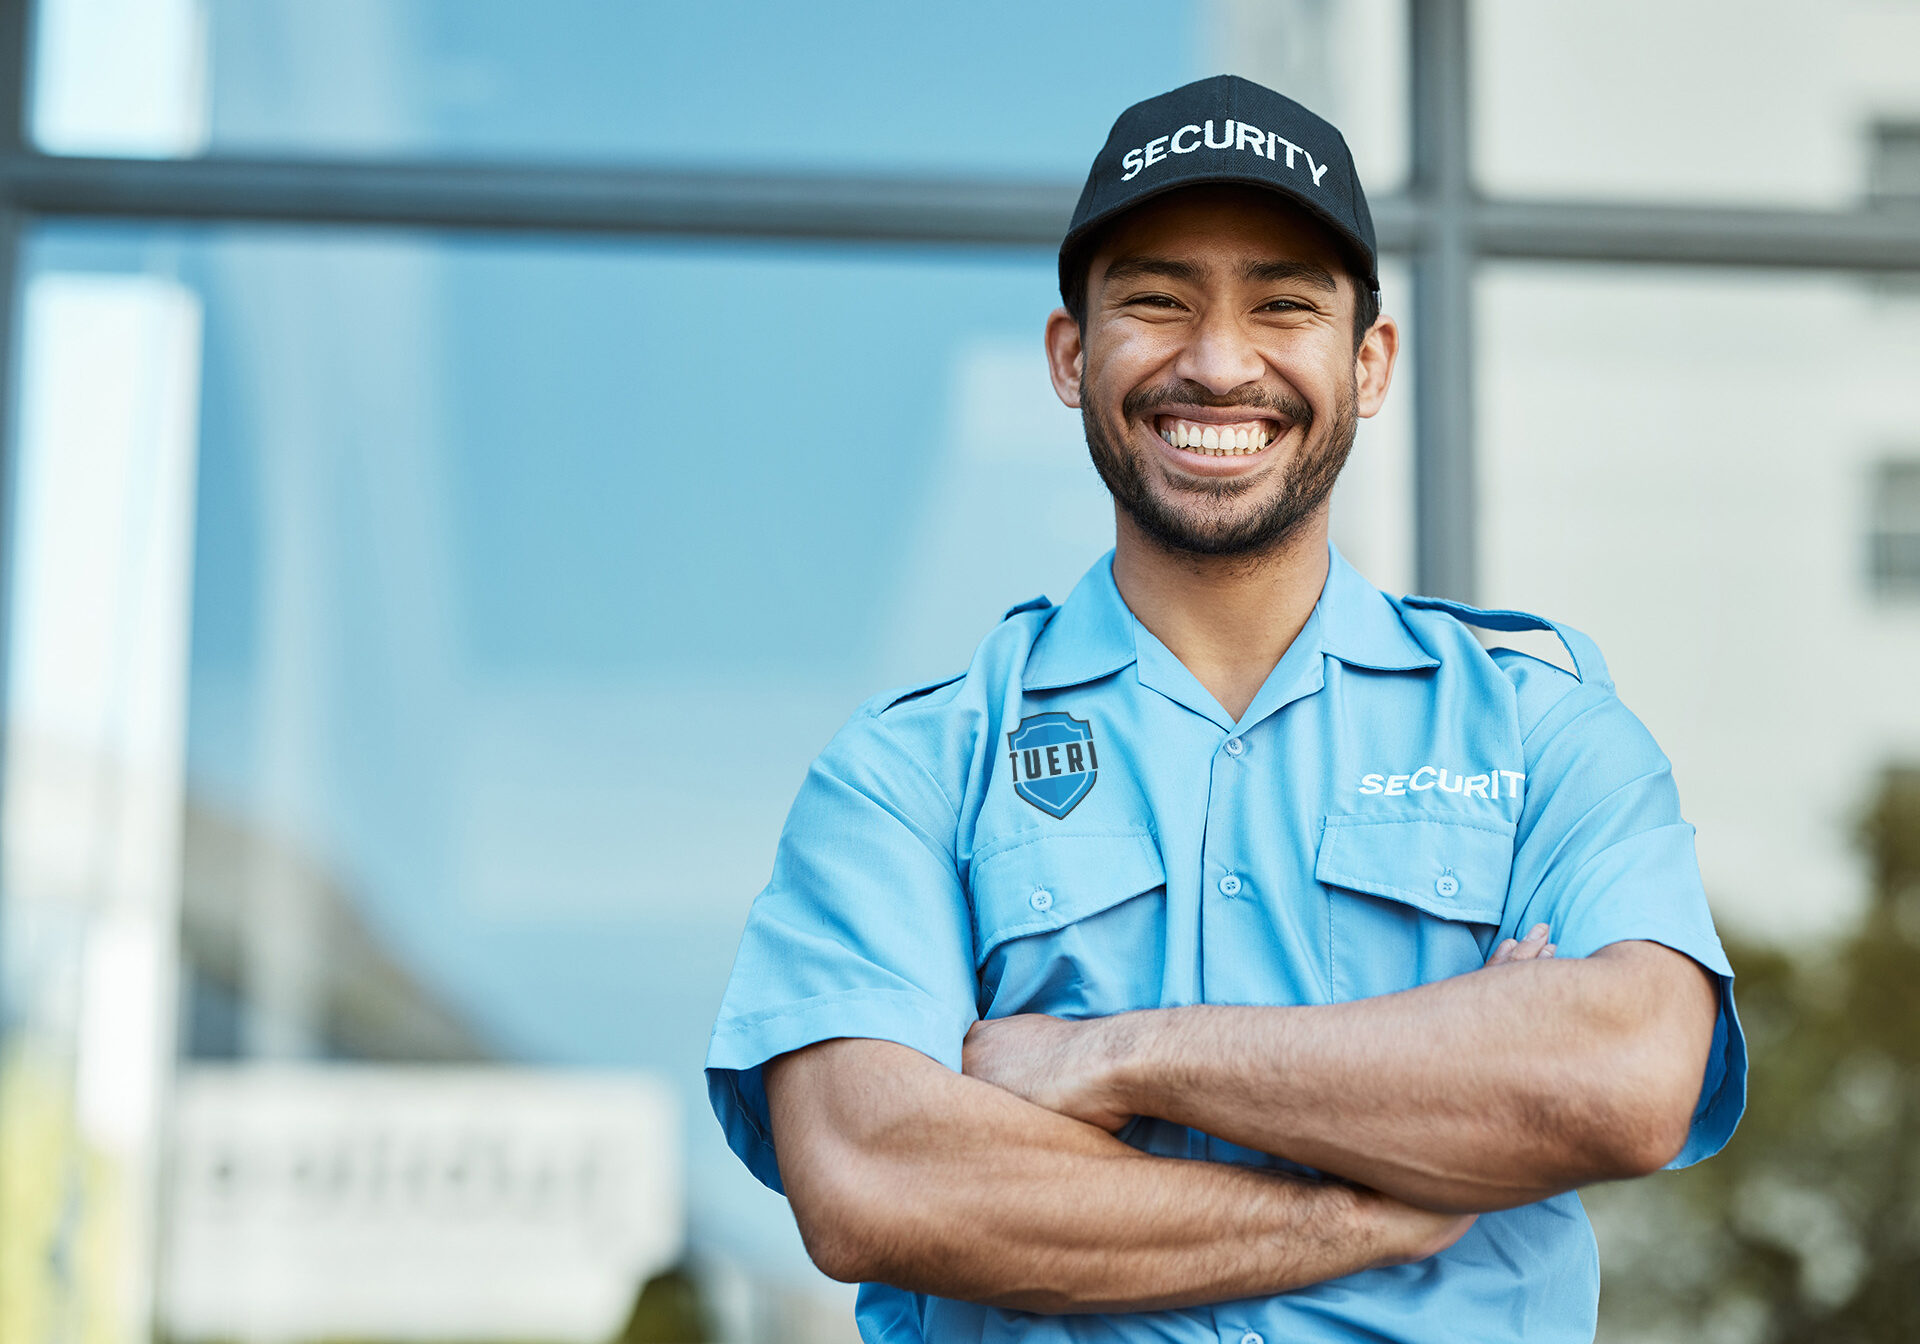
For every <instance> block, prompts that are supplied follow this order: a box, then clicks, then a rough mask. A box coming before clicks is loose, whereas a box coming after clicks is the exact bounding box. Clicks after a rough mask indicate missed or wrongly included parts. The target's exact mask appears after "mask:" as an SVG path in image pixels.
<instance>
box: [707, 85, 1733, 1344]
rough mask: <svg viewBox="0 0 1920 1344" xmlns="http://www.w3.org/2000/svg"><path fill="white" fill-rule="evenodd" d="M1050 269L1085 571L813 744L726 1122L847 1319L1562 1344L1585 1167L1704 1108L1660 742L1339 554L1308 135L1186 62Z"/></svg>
mask: <svg viewBox="0 0 1920 1344" xmlns="http://www.w3.org/2000/svg"><path fill="white" fill-rule="evenodd" d="M1060 280H1061V296H1062V298H1063V300H1064V307H1063V308H1061V309H1059V310H1056V311H1055V312H1054V313H1053V314H1052V315H1051V317H1049V319H1048V321H1047V330H1046V350H1047V360H1048V367H1049V370H1050V372H1051V375H1052V379H1053V384H1054V387H1055V389H1056V390H1057V391H1058V393H1059V395H1060V397H1061V399H1062V400H1063V401H1064V402H1065V403H1066V404H1067V405H1069V406H1073V407H1077V408H1079V409H1080V411H1081V413H1082V417H1083V420H1084V422H1085V426H1086V436H1087V445H1088V448H1089V450H1090V452H1091V453H1092V456H1093V460H1094V463H1095V465H1096V466H1097V467H1098V468H1099V471H1100V475H1101V478H1102V479H1103V480H1104V481H1105V482H1106V485H1107V488H1108V490H1109V491H1111V493H1112V495H1113V498H1114V505H1115V508H1114V517H1115V524H1116V537H1115V545H1114V549H1113V551H1112V553H1111V554H1110V555H1108V556H1105V557H1102V558H1101V559H1100V560H1099V561H1098V562H1096V563H1095V564H1094V566H1093V568H1092V569H1091V570H1090V571H1089V572H1088V574H1087V576H1086V577H1085V578H1084V579H1083V580H1081V582H1080V584H1079V586H1078V587H1077V588H1076V589H1075V590H1074V592H1073V594H1072V596H1071V597H1070V598H1069V599H1068V600H1067V602H1066V603H1065V604H1064V605H1062V606H1059V607H1054V606H1052V605H1051V604H1049V603H1047V602H1045V601H1044V600H1036V601H1034V602H1029V603H1023V604H1022V605H1020V606H1018V607H1016V608H1014V610H1013V611H1011V612H1009V613H1008V614H1007V616H1006V618H1005V619H1004V620H1003V621H1002V622H1001V624H1000V625H999V626H998V627H997V628H995V629H994V630H993V631H992V632H991V633H989V634H988V636H987V638H986V639H985V640H984V642H982V644H981V645H980V648H979V651H978V652H977V653H976V655H975V657H974V660H973V662H972V664H971V666H970V667H969V668H968V669H967V671H966V672H965V673H964V674H962V675H961V676H958V677H954V678H950V679H947V680H944V681H941V682H936V683H934V684H931V685H927V686H920V687H916V688H912V689H909V690H906V691H901V692H894V693H891V694H888V695H883V696H881V697H878V698H877V699H875V700H872V701H869V702H868V703H867V704H866V705H865V706H863V707H862V709H861V710H860V711H859V712H858V713H857V714H856V715H855V716H854V718H853V720H852V721H851V722H850V723H849V724H848V725H847V726H846V728H845V729H843V730H842V731H841V733H840V734H839V735H838V736H837V737H835V739H834V740H833V742H832V743H831V744H830V745H829V746H828V747H827V749H826V751H825V752H824V753H822V755H821V757H820V758H819V760H818V761H817V762H816V763H815V764H814V766H813V769H812V770H811V771H810V772H809V774H808V777H807V780H806V783H805V784H804V786H803V787H802V789H801V792H800V796H799V798H798V800H797V801H796V802H795V804H794V808H793V812H792V814H791V816H790V818H789V820H788V823H787V827H786V830H785V832H784V834H783V835H782V837H781V842H780V848H779V853H778V857H777V858H776V860H775V865H774V872H773V877H772V880H771V882H770V883H769V884H768V886H767V888H766V890H765V891H763V892H762V893H761V894H760V896H759V898H758V899H757V900H756V901H755V903H754V906H753V910H752V913H751V914H750V916H749V919H748V924H747V929H746V934H745V937H744V939H743V941H742V944H741V949H740V954H739V958H738V960H737V961H736V963H735V966H734V973H733V979H732V981H731V983H730V984H729V986H728V989H727V994H726V999H725V1002H724V1003H723V1005H722V1008H721V1013H720V1019H719V1022H718V1023H717V1025H716V1026H715V1028H714V1034H713V1042H712V1048H711V1052H710V1054H709V1057H708V1061H707V1063H708V1080H709V1084H710V1088H711V1091H712V1097H713V1103H714V1108H715V1111H716V1113H717V1114H718V1115H719V1117H720V1120H721V1123H722V1125H723V1126H724V1127H725V1129H726V1132H727V1137H728V1140H729V1142H730V1143H731V1144H732V1145H733V1148H734V1150H735V1151H736V1152H737V1153H738V1154H739V1155H740V1157H741V1158H742V1160H744V1161H745V1162H746V1163H747V1165H748V1166H749V1167H750V1168H751V1169H752V1170H753V1172H754V1174H755V1175H757V1176H759V1177H760V1178H761V1179H762V1180H764V1181H766V1182H767V1183H768V1184H769V1185H771V1186H772V1187H773V1188H775V1189H777V1190H784V1191H785V1193H786V1194H787V1195H788V1196H789V1198H790V1199H791V1202H792V1206H793V1211H794V1215H795V1217H796V1218H797V1220H798V1222H799V1225H800V1231H801V1234H802V1236H803V1237H804V1239H805V1241H806V1245H807V1248H808V1250H809V1251H810V1253H811V1254H812V1255H813V1257H814V1259H815V1260H816V1262H818V1263H819V1265H820V1266H821V1267H822V1268H823V1269H824V1270H826V1271H827V1272H828V1273H829V1274H832V1275H834V1276H835V1277H837V1278H841V1279H846V1280H854V1281H860V1282H862V1283H863V1284H864V1287H863V1288H862V1291H861V1295H860V1305H859V1317H860V1327H861V1333H862V1336H863V1337H864V1338H865V1339H868V1340H872V1341H887V1342H888V1344H898V1342H901V1341H920V1340H925V1341H935V1342H938V1344H945V1342H946V1341H967V1342H968V1344H974V1342H976V1341H1000V1340H1011V1339H1022V1340H1060V1341H1066V1340H1087V1341H1092V1340H1103V1341H1131V1340H1143V1341H1144V1340H1174V1341H1194V1342H1195V1344H1199V1342H1200V1341H1214V1342H1216V1344H1281V1341H1287V1344H1294V1342H1295V1341H1335V1340H1342V1341H1344V1340H1352V1339H1357V1338H1361V1339H1381V1340H1407V1341H1421V1340H1436V1341H1437V1340H1460V1339H1472V1340H1477V1341H1488V1340H1521V1339H1525V1340H1530V1341H1542V1340H1544V1341H1561V1340H1588V1339H1591V1338H1592V1336H1593V1331H1594V1317H1595V1307H1596V1303H1597V1298H1598V1278H1597V1269H1596V1262H1595V1255H1594V1243H1593V1237H1592V1232H1591V1230H1590V1229H1589V1227H1588V1225H1587V1221H1586V1218H1585V1215H1584V1214H1583V1212H1582V1210H1581V1207H1580V1202H1579V1198H1578V1196H1577V1195H1576V1194H1574V1193H1573V1192H1574V1190H1575V1188H1576V1187H1578V1186H1580V1185H1583V1184H1587V1183H1590V1182H1593V1181H1601V1180H1614V1179H1621V1178H1625V1177H1632V1176H1639V1175H1643V1174H1646V1173H1649V1172H1653V1171H1656V1170H1658V1169H1660V1168H1662V1167H1670V1166H1681V1165H1685V1164H1687V1163H1690V1162H1693V1161H1697V1160H1699V1159H1700V1158H1702V1157H1705V1156H1707V1155H1709V1154H1711V1153H1712V1152H1714V1151H1716V1150H1717V1149H1718V1148H1719V1147H1720V1145H1721V1144H1723V1143H1724V1142H1725V1141H1726V1139H1727V1136H1728V1135H1729V1134H1730V1133H1731V1131H1732V1129H1733V1126H1734V1124H1735V1122H1736V1121H1737V1120H1738V1118H1739V1114H1740V1110H1741V1106H1742V1104H1743V1096H1744V1084H1745V1069H1746V1062H1745V1048H1744V1044H1743V1042H1742V1038H1741V1035H1740V1030H1739V1026H1738V1023H1737V1021H1736V1019H1735V1017H1734V1014H1733V1001H1732V995H1731V982H1732V973H1731V970H1730V968H1729V967H1728V965H1727V962H1726V959H1725V956H1724V954H1723V953H1722V951H1721V948H1720V944H1719V941H1718V939H1717V938H1716V936H1715V934H1714V931H1713V925H1712V922H1711V920H1710V918H1709V916H1708V913H1707V907H1706V901H1705V899H1704V896H1703V895H1702V892H1701V887H1700V878H1699V873H1698V869H1697V866H1696V864H1695V861H1694V855H1693V831H1692V828H1691V827H1690V826H1688V825H1687V824H1686V823H1685V822H1684V821H1683V820H1682V819H1681V816H1680V811H1679V804H1678V800H1677V796H1676V794H1675V791H1674V786H1673V782H1672V778H1671V776H1670V774H1669V772H1668V769H1667V762H1666V760H1665V758H1664V757H1663V756H1662V755H1661V753H1660V751H1659V749H1658V748H1657V747H1656V746H1655V744H1654V742H1653V740H1652V739H1651V738H1650V737H1649V736H1648V734H1647V732H1646V730H1645V729H1644V728H1643V727H1642V726H1641V725H1640V723H1639V721H1638V720H1636V719H1635V718H1634V717H1633V715H1632V714H1631V713H1629V712H1628V711H1627V710H1626V708H1625V707H1624V706H1623V705H1622V704H1621V702H1620V701H1619V699H1618V698H1617V697H1616V696H1615V694H1614V690H1613V685H1612V682H1611V681H1610V680H1609V679H1608V676H1607V671H1606V667H1605V664H1604V663H1603V662H1602V661H1601V658H1600V655H1599V652H1598V651H1597V650H1596V649H1595V648H1594V646H1593V644H1592V643H1591V642H1590V641H1588V640H1587V639H1586V638H1585V637H1584V636H1582V635H1580V634H1579V633H1578V632H1576V631H1574V630H1572V629H1570V628H1568V627H1566V626H1563V625H1557V624H1555V623H1553V622H1550V621H1547V620H1544V619H1541V618H1538V617H1533V616H1527V615H1522V614H1520V613H1517V612H1509V611H1480V610H1477V609H1474V608H1470V607H1465V606H1461V605H1458V604H1455V603H1450V602H1444V601H1439V600H1437V599H1431V598H1403V599H1393V598H1389V597H1387V596H1386V595H1385V594H1383V593H1381V592H1380V591H1379V590H1378V589H1376V588H1374V587H1372V586H1371V585H1370V584H1368V583H1367V581H1366V580H1365V579H1363V578H1361V577H1360V575H1359V574H1358V573H1356V572H1355V571H1354V570H1353V569H1352V568H1351V567H1350V566H1348V565H1347V563H1346V562H1345V561H1344V560H1343V559H1341V557H1340V556H1339V554H1338V553H1337V552H1335V551H1333V550H1332V549H1331V547H1330V546H1329V544H1328V540H1327V508H1328V500H1329V497H1330V494H1331V492H1332V489H1333V485H1334V482H1335V480H1336V479H1337V477H1338V476H1339V473H1340V469H1341V466H1342V464H1343V463H1344V462H1345V460H1346V457H1347V454H1348V451H1349V450H1350V449H1351V447H1352V445H1353V440H1354V434H1355V429H1356V426H1357V424H1358V422H1359V421H1360V420H1361V419H1364V418H1366V417H1368V416H1371V415H1373V414H1374V413H1375V412H1377V411H1378V410H1379V408H1380V406H1381V404H1382V403H1383V401H1384V400H1385V398H1386V396H1387V392H1388V388H1389V385H1390V384H1391V382H1392V378H1393V371H1394V363H1395V358H1396V355H1397V354H1398V345H1399V335H1398V331H1397V329H1396V327H1395V326H1394V324H1393V322H1392V320H1391V319H1390V318H1387V317H1383V316H1381V315H1380V312H1379V304H1378V292H1377V291H1378V269H1377V258H1376V254H1375V246H1374V236H1373V228H1372V223H1371V220H1370V218H1369V215H1368V212H1367V206H1366V200H1365V197H1364V196H1363V195H1362V193H1361V190H1360V185H1359V182H1358V180H1357V179H1356V178H1355V175H1354V172H1353V164H1352V160H1351V157H1350V156H1349V154H1348V152H1347V148H1346V145H1345V142H1344V141H1343V140H1342V138H1341V136H1340V134H1339V132H1338V131H1336V130H1335V129H1334V128H1333V127H1331V126H1329V125H1328V124H1327V123H1325V122H1324V121H1322V120H1320V119H1319V118H1317V117H1315V116H1314V115H1313V114H1312V113H1310V112H1308V111H1307V110H1306V109H1304V108H1302V107H1300V106H1299V105H1298V104H1295V103H1293V102H1291V101H1290V100H1288V99H1286V98H1284V97H1282V96H1281V95H1279V94H1277V93H1274V92H1272V91H1271V90H1268V89H1265V88H1262V87H1260V86H1258V85H1256V84H1252V83H1249V82H1248V81H1246V80H1242V79H1238V78H1233V77H1226V76H1223V77H1220V78H1216V79H1209V80H1203V81H1201V82H1199V83H1196V84H1191V85H1188V86H1186V87H1184V88H1181V89H1177V90H1174V91H1173V92H1171V93H1168V94H1165V95H1163V96H1161V97H1159V98H1155V99H1151V100H1149V101H1147V102H1145V103H1141V104H1139V105H1137V106H1135V107H1133V108H1130V109H1129V110H1128V111H1127V112H1125V113H1124V114H1122V116H1121V117H1120V119H1119V121H1118V122H1117V123H1116V124H1115V126H1114V129H1113V132H1112V134H1111V135H1110V136H1109V138H1108V141H1107V144H1106V147H1105V148H1104V149H1103V150H1102V151H1101V153H1100V155H1099V157H1098V158H1097V159H1096V160H1095V162H1094V165H1093V170H1092V173H1091V175H1090V177H1089V179H1088V182H1087V187H1086V190H1085V192H1084V193H1083V194H1082V196H1081V199H1080V204H1079V207H1078V209H1077V210H1076V212H1075V216H1074V221H1073V224H1072V227H1071V229H1070V231H1069V233H1068V235H1067V238H1066V241H1065V242H1064V243H1063V244H1062V246H1061V251H1060ZM1476 630H1479V631H1482V632H1492V636H1493V638H1492V640H1491V642H1493V643H1495V644H1496V645H1497V636H1498V634H1499V633H1500V632H1515V631H1532V632H1536V633H1537V634H1540V635H1544V636H1547V637H1556V636H1557V638H1558V640H1559V641H1560V642H1561V643H1562V644H1563V645H1564V649H1565V654H1566V657H1565V659H1564V660H1562V661H1564V663H1565V666H1564V667H1562V666H1560V665H1558V664H1556V663H1550V662H1547V661H1542V660H1539V659H1536V658H1533V657H1530V656H1528V655H1526V654H1522V653H1517V652H1512V651H1508V650H1505V649H1501V648H1498V647H1494V648H1492V649H1488V648H1486V647H1483V643H1482V641H1481V639H1479V638H1478V637H1476V633H1475V631H1476ZM1549 939H1551V940H1552V941H1549ZM1556 952H1557V954H1558V955H1555V954H1556Z"/></svg>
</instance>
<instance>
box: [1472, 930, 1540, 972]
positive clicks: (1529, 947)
mask: <svg viewBox="0 0 1920 1344" xmlns="http://www.w3.org/2000/svg"><path fill="white" fill-rule="evenodd" d="M1548 932H1549V930H1548V928H1547V926H1546V925H1545V924H1535V925H1534V926H1533V927H1532V928H1531V929H1529V930H1528V931H1527V936H1526V937H1525V938H1522V939H1517V940H1516V939H1513V938H1503V939H1501V940H1500V945H1499V946H1498V947H1496V948H1494V949H1493V955H1492V956H1490V957H1488V958H1487V965H1489V966H1500V965H1503V964H1505V963H1506V962H1510V961H1536V960H1538V959H1540V958H1542V957H1551V956H1552V955H1553V954H1554V950H1555V949H1554V945H1553V944H1552V943H1550V942H1548V941H1547V934H1548Z"/></svg>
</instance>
